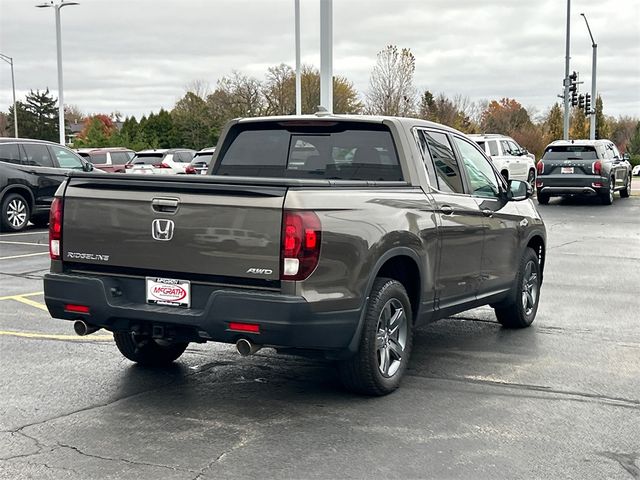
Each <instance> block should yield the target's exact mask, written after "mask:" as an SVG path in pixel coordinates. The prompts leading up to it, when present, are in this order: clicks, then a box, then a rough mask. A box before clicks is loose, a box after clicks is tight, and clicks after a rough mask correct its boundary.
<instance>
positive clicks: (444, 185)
mask: <svg viewBox="0 0 640 480" xmlns="http://www.w3.org/2000/svg"><path fill="white" fill-rule="evenodd" d="M421 133H422V134H423V135H424V139H425V141H426V143H427V146H428V148H429V153H430V154H431V158H432V159H433V166H434V167H435V171H436V176H437V178H438V190H440V191H442V192H450V193H464V187H463V186H462V178H461V177H460V166H459V165H458V162H457V161H456V157H455V155H454V154H453V148H452V147H451V143H449V139H448V138H447V136H446V135H445V134H443V133H438V132H431V131H423V132H421Z"/></svg>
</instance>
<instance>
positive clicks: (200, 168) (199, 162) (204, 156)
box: [185, 147, 216, 175]
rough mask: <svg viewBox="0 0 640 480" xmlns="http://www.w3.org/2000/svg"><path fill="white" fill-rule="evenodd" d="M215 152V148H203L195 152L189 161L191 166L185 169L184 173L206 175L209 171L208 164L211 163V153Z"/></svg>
mask: <svg viewBox="0 0 640 480" xmlns="http://www.w3.org/2000/svg"><path fill="white" fill-rule="evenodd" d="M215 151H216V147H210V148H203V149H202V150H200V151H198V152H196V154H195V155H194V156H193V160H191V165H189V166H188V167H187V168H186V169H185V173H195V174H199V175H206V174H207V170H208V169H209V163H211V157H213V152H215Z"/></svg>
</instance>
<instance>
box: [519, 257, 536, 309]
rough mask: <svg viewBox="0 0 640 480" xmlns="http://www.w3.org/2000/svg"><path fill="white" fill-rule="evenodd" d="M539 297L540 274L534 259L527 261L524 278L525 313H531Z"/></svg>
mask: <svg viewBox="0 0 640 480" xmlns="http://www.w3.org/2000/svg"><path fill="white" fill-rule="evenodd" d="M537 298H538V274H537V273H536V269H535V265H534V264H533V261H532V260H529V261H528V262H527V265H526V267H525V268H524V275H523V278H522V308H523V309H524V313H525V315H527V316H528V315H531V312H532V311H533V309H534V308H535V306H536V299H537Z"/></svg>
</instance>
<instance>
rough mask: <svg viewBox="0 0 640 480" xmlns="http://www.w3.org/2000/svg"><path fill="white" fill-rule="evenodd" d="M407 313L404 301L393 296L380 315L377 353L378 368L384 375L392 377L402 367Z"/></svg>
mask: <svg viewBox="0 0 640 480" xmlns="http://www.w3.org/2000/svg"><path fill="white" fill-rule="evenodd" d="M407 329H408V323H407V315H406V313H405V310H404V308H403V307H402V303H401V302H400V300H398V299H397V298H391V299H390V300H389V301H387V303H386V304H385V305H384V307H383V308H382V311H381V312H380V315H379V317H378V326H377V333H376V354H377V360H378V369H379V370H380V373H381V374H382V375H383V376H384V377H387V378H389V377H392V376H393V375H395V373H396V372H397V371H398V369H399V368H400V365H401V363H402V356H403V354H404V349H405V347H406V345H407Z"/></svg>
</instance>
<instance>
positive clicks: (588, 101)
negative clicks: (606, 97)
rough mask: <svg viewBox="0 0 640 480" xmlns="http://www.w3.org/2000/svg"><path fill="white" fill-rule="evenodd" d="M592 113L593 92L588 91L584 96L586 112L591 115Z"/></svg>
mask: <svg viewBox="0 0 640 480" xmlns="http://www.w3.org/2000/svg"><path fill="white" fill-rule="evenodd" d="M590 113H591V94H590V93H587V94H586V95H585V96H584V114H585V115H589V114H590Z"/></svg>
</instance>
